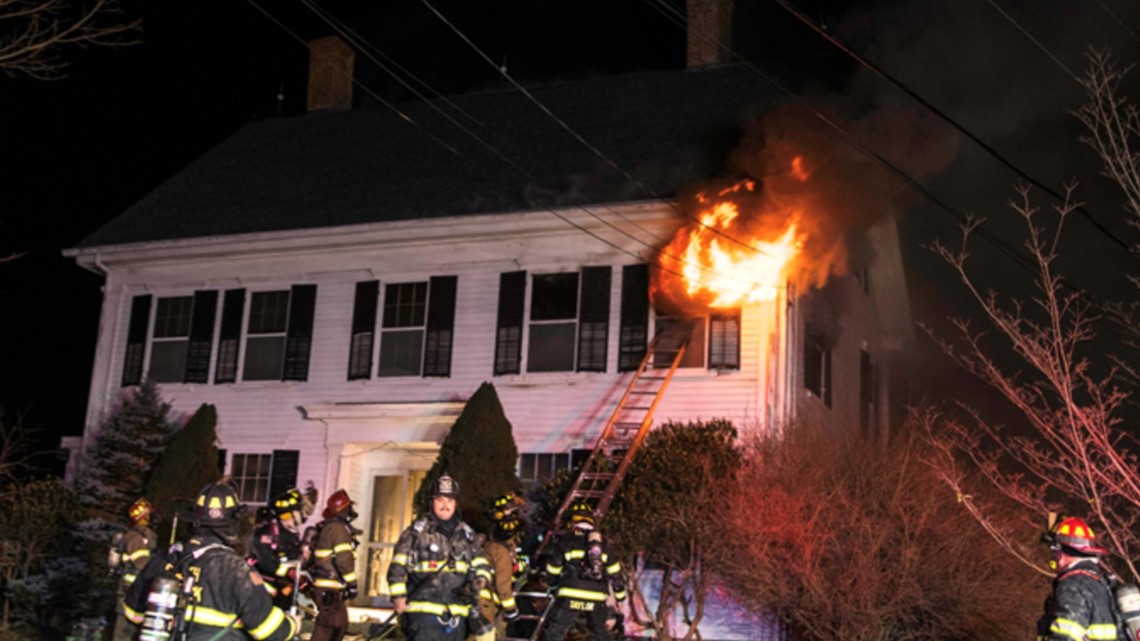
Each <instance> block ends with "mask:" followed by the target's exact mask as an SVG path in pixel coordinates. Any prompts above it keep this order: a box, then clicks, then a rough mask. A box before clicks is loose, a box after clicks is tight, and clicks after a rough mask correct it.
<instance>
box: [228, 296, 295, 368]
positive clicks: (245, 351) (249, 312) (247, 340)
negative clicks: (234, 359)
mask: <svg viewBox="0 0 1140 641" xmlns="http://www.w3.org/2000/svg"><path fill="white" fill-rule="evenodd" d="M282 295H283V296H282ZM266 296H274V297H277V298H278V299H279V300H280V299H283V300H284V301H285V302H284V305H283V309H282V311H283V313H284V321H283V322H282V323H281V326H280V330H277V329H274V330H272V331H258V332H256V333H255V332H254V331H253V327H252V325H253V321H254V314H255V313H258V314H260V313H261V312H260V310H258V311H256V312H255V309H254V308H255V307H256V305H255V302H256V301H257V300H258V297H266ZM248 299H249V301H248V303H247V304H246V305H245V318H244V319H243V320H244V322H243V323H242V350H241V366H240V370H239V372H238V374H239V375H238V379H239V380H240V381H241V382H243V383H245V382H249V383H261V382H266V381H280V380H281V379H282V376H283V375H284V373H285V346H286V343H287V341H288V335H289V310H290V305H291V304H292V299H293V292H292V289H291V288H286V289H283V290H282V289H264V290H258V291H252V290H251V291H249V293H248ZM263 339H279V340H280V354H279V359H280V363H278V365H277V367H276V370H277V373H276V375H275V376H267V377H259V378H250V377H249V364H250V363H249V358H250V352H251V349H250V346H251V343H252V341H259V340H263ZM255 354H256V353H255Z"/></svg>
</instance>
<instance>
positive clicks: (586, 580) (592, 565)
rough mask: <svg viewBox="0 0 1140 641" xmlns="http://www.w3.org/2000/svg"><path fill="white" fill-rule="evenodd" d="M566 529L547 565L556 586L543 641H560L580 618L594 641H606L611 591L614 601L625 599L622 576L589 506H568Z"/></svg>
mask: <svg viewBox="0 0 1140 641" xmlns="http://www.w3.org/2000/svg"><path fill="white" fill-rule="evenodd" d="M567 525H568V526H569V528H570V531H569V532H568V533H567V534H566V535H565V536H563V537H562V538H561V539H559V540H558V541H557V542H556V543H555V544H554V551H553V552H552V553H551V556H550V561H548V562H547V564H546V573H547V574H548V575H550V577H551V579H552V580H553V581H556V582H557V589H556V590H555V592H554V594H555V597H556V599H555V602H554V605H553V606H551V610H550V614H549V623H548V624H547V628H546V641H562V639H563V638H564V637H565V636H566V632H567V631H569V629H570V627H571V626H572V625H573V624H574V622H575V620H576V619H577V618H578V615H580V614H582V615H585V616H586V618H587V621H588V623H589V628H590V637H591V638H592V639H593V641H608V639H609V638H610V633H609V631H608V630H607V628H606V619H608V618H609V607H608V606H609V602H610V591H611V590H612V591H613V598H614V599H616V600H617V601H622V600H624V599H625V574H624V573H623V572H622V569H621V563H620V562H619V561H616V560H614V561H612V562H611V561H610V558H609V552H608V551H607V550H606V545H605V541H603V540H602V536H601V533H600V532H598V531H597V529H596V525H597V524H596V523H595V519H594V510H593V508H592V507H590V504H589V503H586V502H584V501H578V502H575V503H573V504H571V505H570V508H569V510H568V514H567Z"/></svg>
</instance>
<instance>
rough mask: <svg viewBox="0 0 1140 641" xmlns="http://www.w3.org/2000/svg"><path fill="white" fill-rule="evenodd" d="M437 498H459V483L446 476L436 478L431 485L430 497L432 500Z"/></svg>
mask: <svg viewBox="0 0 1140 641" xmlns="http://www.w3.org/2000/svg"><path fill="white" fill-rule="evenodd" d="M437 496H446V497H448V498H452V499H458V498H459V482H458V481H456V480H455V479H453V478H451V477H450V476H448V475H447V474H444V475H443V476H441V477H439V478H437V479H436V480H435V482H434V483H432V484H431V497H432V498H433V499H434V498H435V497H437Z"/></svg>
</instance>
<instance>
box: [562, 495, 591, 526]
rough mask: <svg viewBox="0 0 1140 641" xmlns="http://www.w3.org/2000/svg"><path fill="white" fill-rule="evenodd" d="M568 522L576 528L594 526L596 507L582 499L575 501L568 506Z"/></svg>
mask: <svg viewBox="0 0 1140 641" xmlns="http://www.w3.org/2000/svg"><path fill="white" fill-rule="evenodd" d="M566 524H567V525H569V526H570V527H576V528H584V529H589V528H593V527H594V525H595V522H594V508H593V507H591V506H590V504H589V503H587V502H586V501H583V500H581V499H578V500H576V501H574V502H573V503H571V504H570V506H569V507H568V508H566Z"/></svg>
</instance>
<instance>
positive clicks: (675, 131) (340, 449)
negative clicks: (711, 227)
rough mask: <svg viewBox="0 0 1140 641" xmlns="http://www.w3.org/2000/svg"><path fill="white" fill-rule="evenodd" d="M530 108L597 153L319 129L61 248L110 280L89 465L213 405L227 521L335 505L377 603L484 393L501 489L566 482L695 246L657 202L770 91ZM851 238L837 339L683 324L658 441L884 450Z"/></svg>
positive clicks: (206, 159)
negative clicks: (126, 439) (695, 424)
mask: <svg viewBox="0 0 1140 641" xmlns="http://www.w3.org/2000/svg"><path fill="white" fill-rule="evenodd" d="M325 46H327V47H329V48H330V49H329V50H330V51H332V52H333V53H334V54H336V52H337V51H339V46H338V45H336V44H335V43H332V44H330V43H325ZM341 53H343V52H341ZM349 57H350V56H349ZM341 60H342V62H343V60H344V59H343V58H341ZM316 79H317V75H316V74H314V82H313V84H314V85H316V84H317V83H316V82H315V80H316ZM333 84H334V85H335V84H336V83H335V82H334V83H333ZM342 84H345V83H342ZM531 91H532V93H533V95H534V96H535V97H536V98H537V99H538V100H540V101H542V103H543V104H544V105H545V106H547V107H548V108H549V109H550V110H551V111H553V112H554V113H555V114H557V115H558V116H559V117H560V118H561V119H562V120H563V121H564V123H565V124H566V125H567V126H568V127H570V128H571V129H572V130H573V131H574V132H575V133H577V134H578V135H580V136H581V137H582V138H583V139H585V140H586V141H588V142H589V143H590V144H591V146H592V147H593V148H594V150H591V149H590V148H587V147H586V146H584V145H583V144H582V143H581V141H580V140H578V139H577V138H575V137H573V136H571V135H569V134H568V133H567V131H566V129H565V128H563V127H562V126H561V125H559V124H558V123H556V122H554V121H552V120H551V119H550V118H549V117H548V116H547V115H546V114H544V113H543V112H542V111H540V110H539V109H537V108H536V107H535V105H534V104H533V103H532V102H531V101H530V100H529V99H528V98H526V97H525V96H523V95H521V94H520V92H518V91H512V90H506V91H499V92H489V93H483V94H477V95H468V96H460V97H456V98H452V99H451V100H450V101H449V102H448V103H446V104H444V103H432V104H425V103H417V104H411V105H406V106H401V107H400V109H401V113H393V112H392V111H390V110H387V109H382V108H379V107H376V108H360V109H355V110H343V109H313V110H311V111H310V113H309V114H307V115H305V116H302V117H297V118H289V119H275V120H267V121H262V122H254V123H251V124H249V125H248V126H246V127H245V128H244V129H242V130H241V131H239V132H238V133H236V134H234V135H233V136H232V137H231V138H230V139H228V140H226V141H225V142H223V143H222V144H221V145H219V146H218V147H217V148H215V149H213V150H212V151H210V152H208V153H207V154H205V155H204V156H202V157H201V158H200V159H198V160H197V161H195V162H194V163H192V164H191V165H190V166H188V167H186V168H185V169H184V170H182V171H181V172H179V173H177V174H176V175H174V176H173V177H171V178H170V179H169V180H168V181H167V182H165V183H164V184H162V185H161V186H160V187H158V188H157V189H156V190H155V191H154V192H153V193H151V194H150V195H148V196H147V197H145V198H144V199H143V200H141V201H139V202H138V203H136V204H135V205H134V206H132V207H131V208H129V209H128V210H127V211H125V212H124V213H123V214H121V215H120V216H119V217H117V218H116V219H114V220H113V221H111V222H110V223H108V224H107V225H106V226H105V227H103V228H102V229H100V230H98V231H97V232H96V233H95V234H93V235H92V236H91V237H89V238H87V239H86V240H84V241H83V242H82V243H81V244H80V246H78V247H76V248H74V249H72V250H69V251H68V252H67V255H69V256H72V257H74V258H75V260H76V261H77V262H78V263H79V264H80V265H82V266H84V267H86V268H88V269H91V270H93V271H95V272H97V273H99V274H101V275H103V277H104V279H105V285H104V301H103V309H102V316H101V320H100V331H99V336H98V346H97V350H96V356H95V364H94V369H93V374H92V381H91V394H90V401H89V408H88V412H87V424H86V432H85V435H84V440H88V439H89V438H90V437H91V436H92V435H93V431H94V430H97V429H98V426H99V425H100V423H101V421H102V420H103V419H104V417H105V415H106V413H107V412H108V410H109V409H110V408H112V407H113V406H114V403H115V401H116V399H117V398H118V397H119V395H120V394H121V392H122V390H123V389H124V388H129V387H131V386H133V385H136V384H138V383H139V381H140V380H142V378H143V377H144V376H147V377H149V378H151V379H153V380H155V381H156V382H158V383H159V385H160V388H161V391H162V394H163V397H164V398H165V399H166V400H168V401H169V402H171V403H172V405H173V406H174V408H175V410H177V411H180V412H185V413H190V412H193V411H194V410H195V409H196V408H197V407H198V406H199V405H200V404H201V403H212V404H213V405H215V406H216V407H217V412H218V421H219V423H218V433H219V438H220V447H221V448H224V450H225V455H224V461H222V465H224V468H225V471H226V472H227V473H229V474H232V475H233V477H234V478H235V479H236V480H237V481H238V483H239V484H240V487H241V493H242V497H243V499H244V500H246V501H250V502H254V503H257V502H262V501H264V500H265V499H266V498H267V497H269V496H272V495H273V494H274V492H276V491H279V490H281V489H284V488H287V487H289V486H291V485H294V484H303V483H304V482H306V481H308V480H312V481H313V482H314V483H315V485H316V486H317V488H318V489H319V490H320V491H321V496H322V497H323V496H328V495H329V494H330V493H331V492H332V491H334V490H335V489H337V488H340V487H343V488H347V490H348V491H349V493H350V494H351V495H352V496H353V497H354V498H355V499H356V500H357V501H358V504H359V508H360V509H359V512H360V513H361V519H360V520H359V521H358V525H360V526H361V527H362V528H363V529H364V532H365V534H364V537H363V538H364V539H365V541H364V545H365V546H366V547H365V548H364V549H362V553H361V554H360V564H361V566H360V567H359V568H358V571H359V572H360V573H361V576H364V577H366V579H365V581H364V585H362V592H363V594H366V595H369V596H372V597H375V598H377V599H380V600H382V599H383V597H384V595H385V594H386V591H387V586H386V585H385V582H384V578H383V577H384V574H385V572H386V559H387V558H388V556H389V554H390V550H391V547H392V546H393V545H394V543H395V541H396V537H397V536H398V533H399V532H400V531H401V529H402V528H403V527H404V526H405V525H406V524H407V523H408V522H409V517H410V509H411V508H410V498H411V494H412V493H413V492H414V491H415V489H416V487H417V485H418V482H419V480H420V479H421V478H422V476H423V475H424V473H425V471H426V470H427V469H428V468H429V467H430V465H431V463H432V462H433V460H434V458H435V455H436V452H437V449H438V445H439V443H440V442H441V440H442V438H443V437H444V435H445V433H446V431H447V429H448V427H449V426H450V425H451V423H452V422H453V421H454V419H455V417H456V416H457V415H458V413H459V412H460V410H461V409H462V407H463V405H464V402H465V400H466V399H467V398H468V397H469V396H470V394H472V393H473V392H474V391H475V390H476V389H477V388H478V386H479V385H480V384H481V383H482V382H484V381H490V382H492V383H493V384H494V386H495V388H496V390H497V392H498V394H499V396H500V398H501V400H502V403H503V406H504V409H505V411H506V414H507V417H508V418H509V419H510V421H511V423H512V425H513V428H514V436H515V439H516V442H517V444H518V447H519V451H520V453H521V457H520V461H519V474H520V478H522V479H523V480H524V481H527V482H534V481H540V480H542V479H544V478H547V477H549V476H550V475H551V474H553V473H554V472H555V471H556V470H558V469H561V468H565V467H567V466H568V465H570V464H571V460H572V459H573V457H574V454H575V452H576V451H578V450H583V449H588V448H590V447H591V446H592V444H593V441H594V440H595V439H596V438H597V436H598V433H599V430H600V429H601V427H602V425H604V423H605V422H606V420H607V418H608V417H609V414H610V412H611V411H612V409H613V407H614V404H615V403H616V401H617V398H618V397H619V396H620V394H621V393H622V391H623V389H624V386H625V384H626V382H627V381H628V379H629V376H630V374H629V372H630V370H631V369H633V368H636V366H637V364H638V363H639V362H640V360H641V358H642V357H643V356H644V354H645V350H646V345H647V342H648V340H649V339H651V338H652V337H653V336H654V335H655V333H656V332H657V331H658V330H659V329H660V328H662V327H663V326H664V325H666V324H667V323H669V322H671V320H670V319H667V318H665V317H663V316H661V315H660V314H658V313H657V312H655V310H654V308H653V306H652V304H651V302H650V298H649V284H650V277H651V272H652V270H653V269H657V265H658V261H657V258H656V256H657V252H658V249H659V247H660V245H661V244H662V239H668V238H669V237H670V236H671V235H672V234H673V233H674V232H675V231H676V230H677V229H678V227H680V226H681V225H682V224H683V223H686V222H689V221H687V220H686V219H685V218H684V217H683V216H682V215H681V214H680V213H679V211H678V208H677V207H676V206H675V203H674V200H673V199H674V196H675V194H677V192H678V189H681V188H683V187H686V186H688V185H691V184H693V183H695V182H697V181H700V180H703V179H707V178H712V177H717V176H721V175H723V173H724V170H723V169H722V167H723V161H724V158H725V156H726V155H727V153H728V152H729V151H731V149H732V148H733V146H734V145H735V144H736V142H737V141H738V140H739V137H740V134H741V132H742V131H743V129H742V128H743V126H744V125H745V124H746V123H747V121H748V119H749V118H750V117H751V115H754V114H757V113H760V111H762V109H763V108H764V105H765V104H766V103H767V102H768V99H769V97H768V95H767V94H768V93H769V92H768V90H767V88H766V87H765V86H764V85H763V84H762V83H759V82H758V81H757V80H756V78H755V77H754V76H752V75H751V74H750V73H748V71H747V70H746V69H742V68H740V67H733V66H713V67H708V68H700V69H696V68H694V69H691V70H685V71H676V72H669V73H642V74H635V75H631V76H623V77H610V78H597V79H592V80H584V81H578V82H572V83H561V84H555V85H549V86H542V87H534V88H531ZM312 94H319V92H318V91H313V92H312V93H311V95H312ZM332 95H333V98H332V99H331V100H328V99H327V98H328V96H327V95H326V97H325V98H326V101H325V102H324V103H323V104H325V105H329V104H336V103H338V102H343V100H342V98H343V94H340V96H341V98H337V97H336V96H337V94H336V93H335V92H334V93H333V94H332ZM313 100H314V101H320V100H321V96H319V95H316V96H314V97H313ZM318 106H319V105H318ZM471 122H475V123H476V124H469V123H471ZM468 127H470V128H473V129H474V130H476V131H477V133H478V135H479V138H480V139H479V140H476V139H475V137H473V136H472V135H470V134H469V130H468ZM595 150H596V151H597V152H598V153H595ZM599 153H600V154H601V155H599ZM602 156H604V157H605V160H603V158H602ZM504 157H507V158H509V159H510V160H511V162H506V161H505V160H504ZM607 160H608V161H612V164H613V165H616V166H618V167H620V168H621V169H622V170H623V171H622V172H619V171H617V170H615V169H614V167H613V166H612V165H611V164H610V163H609V162H607ZM520 168H521V170H520ZM623 172H627V173H629V174H630V175H632V176H633V177H634V178H635V180H634V181H631V180H630V179H629V178H627V177H626V176H625V175H624V173H623ZM867 238H869V242H870V246H871V247H872V248H873V252H869V253H868V255H870V256H873V258H871V259H868V260H867V261H866V264H862V265H856V266H853V268H852V270H851V271H852V272H853V273H855V274H857V275H858V278H857V277H855V276H852V275H847V276H837V277H836V278H834V279H833V282H832V283H831V285H830V287H829V290H830V291H831V292H832V293H835V292H839V293H840V294H841V296H839V297H838V298H841V299H842V300H843V301H844V303H843V304H842V305H841V306H837V307H835V308H834V309H831V310H830V311H831V312H834V314H832V315H831V316H833V317H834V318H833V320H835V323H834V326H833V327H831V328H830V329H828V328H820V327H816V326H815V324H814V321H813V316H812V312H811V308H812V306H813V305H822V304H823V303H825V302H826V300H823V299H826V298H828V297H824V296H819V295H813V294H811V293H807V294H806V295H797V294H796V292H795V291H794V290H792V289H789V288H781V289H780V290H779V293H778V296H777V297H776V299H775V300H774V301H768V302H761V303H752V304H746V305H743V306H741V307H740V308H738V309H732V310H727V311H724V310H722V311H720V312H717V313H712V314H706V315H703V316H700V317H699V318H697V321H698V322H697V323H696V324H695V326H694V329H693V337H694V340H693V342H692V346H691V348H690V350H689V352H688V353H687V354H686V356H685V361H684V363H683V366H682V368H681V369H679V370H678V372H677V374H676V376H675V377H674V379H673V382H672V385H671V387H670V388H669V389H668V391H667V392H666V393H665V394H664V396H663V397H662V400H661V405H660V407H659V409H658V411H657V413H656V417H655V420H656V422H658V423H659V422H661V421H666V420H678V421H683V420H690V419H698V418H706V419H707V418H713V417H725V418H728V419H730V420H732V421H734V422H736V424H737V425H738V427H740V428H742V429H744V430H753V429H765V430H766V429H774V428H776V427H778V426H780V425H782V424H783V423H784V422H786V421H788V420H790V419H793V418H795V417H797V416H811V417H817V418H820V419H822V420H825V421H828V422H830V423H833V424H834V425H836V426H849V427H850V428H851V429H855V428H861V429H863V430H864V431H865V432H866V433H867V434H868V435H870V436H874V435H879V434H881V433H882V432H883V430H885V426H886V425H887V424H888V409H889V408H890V407H892V403H891V392H892V386H891V385H889V384H887V382H888V381H889V380H892V372H896V371H897V370H898V363H899V360H898V358H897V357H898V354H899V352H900V350H901V348H902V347H903V345H904V344H905V342H906V341H907V340H908V338H909V332H910V321H909V308H908V304H907V298H906V289H905V283H904V281H903V271H902V265H901V260H900V255H899V248H898V239H897V236H896V232H895V228H894V225H893V223H885V224H881V225H879V226H877V227H875V228H873V229H871V230H869V232H868V233H867ZM800 293H801V294H803V293H804V292H803V291H801V292H800ZM832 298H835V297H832ZM829 313H830V312H829ZM825 315H826V314H825Z"/></svg>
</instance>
